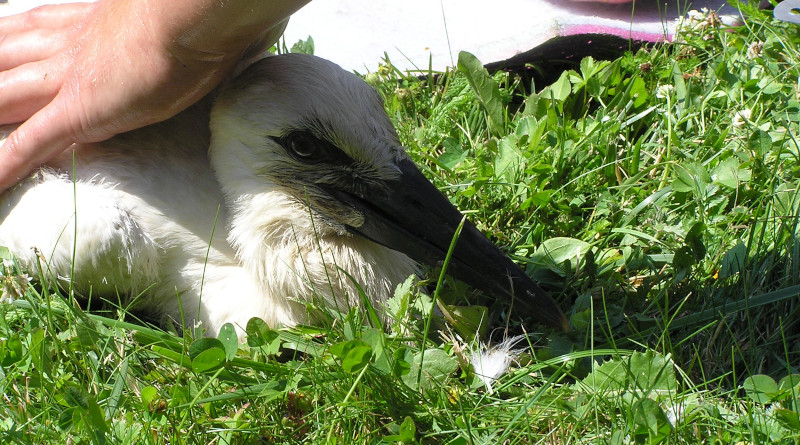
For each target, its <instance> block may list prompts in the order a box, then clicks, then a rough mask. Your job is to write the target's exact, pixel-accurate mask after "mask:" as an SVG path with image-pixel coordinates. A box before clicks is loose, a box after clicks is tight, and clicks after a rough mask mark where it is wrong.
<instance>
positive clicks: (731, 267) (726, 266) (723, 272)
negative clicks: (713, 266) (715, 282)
mask: <svg viewBox="0 0 800 445" xmlns="http://www.w3.org/2000/svg"><path fill="white" fill-rule="evenodd" d="M746 263H747V247H745V245H744V244H742V243H741V242H739V243H737V244H736V245H735V246H733V247H731V248H730V250H728V251H727V252H725V254H724V255H722V266H721V267H720V269H719V277H720V278H727V277H730V276H733V275H736V274H738V273H739V272H741V271H743V270H744V267H745V265H746Z"/></svg>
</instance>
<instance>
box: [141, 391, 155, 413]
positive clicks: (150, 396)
mask: <svg viewBox="0 0 800 445" xmlns="http://www.w3.org/2000/svg"><path fill="white" fill-rule="evenodd" d="M141 398H142V406H143V407H144V409H146V410H150V409H151V408H152V406H153V402H155V401H156V400H157V399H158V389H156V387H155V386H145V387H144V388H142V390H141Z"/></svg>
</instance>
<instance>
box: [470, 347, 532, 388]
mask: <svg viewBox="0 0 800 445" xmlns="http://www.w3.org/2000/svg"><path fill="white" fill-rule="evenodd" d="M524 338H525V336H524V335H517V336H516V337H507V338H505V339H504V340H503V341H502V342H501V343H500V344H497V345H494V346H489V345H487V344H485V343H480V344H479V347H478V350H477V351H471V352H470V354H469V358H470V363H471V364H472V368H473V369H474V370H475V375H477V376H478V378H480V379H481V381H482V382H483V384H484V385H486V389H487V390H488V391H489V394H493V393H494V390H493V389H492V382H494V381H495V380H497V379H498V378H499V377H501V376H502V375H503V374H505V373H506V371H508V366H509V365H510V364H511V362H512V361H514V360H516V358H517V357H519V355H520V354H521V353H522V352H523V351H525V348H522V349H513V348H514V346H516V345H517V343H519V342H520V341H521V340H522V339H524Z"/></svg>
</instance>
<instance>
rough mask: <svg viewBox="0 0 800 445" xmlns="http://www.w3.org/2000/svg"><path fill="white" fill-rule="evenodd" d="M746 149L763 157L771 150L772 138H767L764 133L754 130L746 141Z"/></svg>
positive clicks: (767, 134)
mask: <svg viewBox="0 0 800 445" xmlns="http://www.w3.org/2000/svg"><path fill="white" fill-rule="evenodd" d="M747 148H748V149H750V150H752V151H753V152H755V153H756V154H758V155H759V156H764V155H766V154H767V153H769V151H770V149H771V148H772V138H771V137H769V133H767V132H766V131H763V130H756V131H754V132H753V134H751V135H750V138H749V139H748V140H747Z"/></svg>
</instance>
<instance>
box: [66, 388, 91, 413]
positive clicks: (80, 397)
mask: <svg viewBox="0 0 800 445" xmlns="http://www.w3.org/2000/svg"><path fill="white" fill-rule="evenodd" d="M64 401H65V402H67V405H68V406H71V407H75V408H81V409H87V408H88V407H89V404H88V402H87V401H86V393H85V392H84V391H83V389H81V388H80V387H78V386H77V385H74V384H68V385H67V386H66V388H64Z"/></svg>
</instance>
